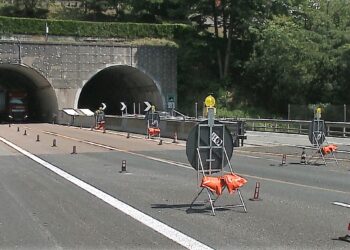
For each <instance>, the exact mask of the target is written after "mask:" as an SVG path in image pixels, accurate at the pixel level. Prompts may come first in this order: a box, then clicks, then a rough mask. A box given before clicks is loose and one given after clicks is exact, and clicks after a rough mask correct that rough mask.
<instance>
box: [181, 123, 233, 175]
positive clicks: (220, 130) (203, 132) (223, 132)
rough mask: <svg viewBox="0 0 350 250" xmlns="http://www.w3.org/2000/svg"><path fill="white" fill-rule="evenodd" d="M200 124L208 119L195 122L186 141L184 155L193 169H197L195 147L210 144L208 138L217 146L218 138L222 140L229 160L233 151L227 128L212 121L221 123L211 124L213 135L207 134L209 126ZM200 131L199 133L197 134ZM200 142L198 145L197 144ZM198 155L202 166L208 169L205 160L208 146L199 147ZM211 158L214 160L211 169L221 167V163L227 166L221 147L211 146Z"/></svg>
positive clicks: (207, 157)
mask: <svg viewBox="0 0 350 250" xmlns="http://www.w3.org/2000/svg"><path fill="white" fill-rule="evenodd" d="M200 124H203V125H204V124H208V121H207V120H206V121H202V122H200V123H199V124H197V125H196V126H195V127H193V128H192V129H191V131H190V133H189V135H188V138H187V143H186V155H187V159H188V161H189V163H190V164H191V166H192V167H193V168H194V169H196V170H197V169H198V166H199V167H200V165H199V164H198V160H199V159H198V153H197V148H198V147H199V146H209V145H210V138H212V145H213V146H217V145H220V140H224V141H223V142H222V143H223V145H224V148H225V150H226V153H227V156H228V159H229V160H230V159H231V157H232V152H233V142H234V141H233V137H232V135H231V132H230V131H229V130H228V128H227V127H226V126H225V125H223V124H222V123H221V122H219V121H216V120H215V121H214V124H215V125H222V126H223V127H222V126H215V125H214V126H213V128H212V132H213V133H215V134H214V136H213V137H211V136H210V135H209V133H210V128H209V126H203V127H202V126H201V127H200ZM199 131H200V135H198V133H199ZM198 136H199V137H200V139H199V143H198ZM198 144H200V145H198ZM200 155H201V159H202V164H203V168H204V169H205V170H208V169H209V162H208V161H206V159H209V155H210V149H209V148H206V149H204V148H201V149H200ZM212 159H214V161H213V162H212V165H211V169H214V170H215V169H221V168H222V165H223V166H224V167H225V166H227V164H228V162H227V159H226V156H225V154H224V152H223V150H222V148H212Z"/></svg>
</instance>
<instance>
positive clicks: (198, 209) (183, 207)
mask: <svg viewBox="0 0 350 250" xmlns="http://www.w3.org/2000/svg"><path fill="white" fill-rule="evenodd" d="M190 206H191V204H172V205H169V204H152V205H151V207H152V208H155V209H176V210H179V211H185V212H186V213H187V214H195V213H198V214H204V213H210V214H212V210H211V207H210V206H205V205H203V204H193V205H192V208H190ZM194 207H195V208H194ZM228 210H233V209H232V208H231V209H230V208H215V211H228ZM235 212H237V213H245V212H244V211H240V210H235Z"/></svg>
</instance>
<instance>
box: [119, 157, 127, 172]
mask: <svg viewBox="0 0 350 250" xmlns="http://www.w3.org/2000/svg"><path fill="white" fill-rule="evenodd" d="M119 173H126V160H122V169H121V171H120V172H119Z"/></svg>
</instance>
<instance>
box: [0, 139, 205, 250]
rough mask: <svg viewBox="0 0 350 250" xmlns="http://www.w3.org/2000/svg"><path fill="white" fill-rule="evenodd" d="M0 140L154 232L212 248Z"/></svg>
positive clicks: (192, 246)
mask: <svg viewBox="0 0 350 250" xmlns="http://www.w3.org/2000/svg"><path fill="white" fill-rule="evenodd" d="M0 140H1V141H2V142H4V143H5V144H7V145H9V146H10V147H12V148H14V149H15V150H17V151H18V152H20V153H21V154H23V155H25V156H27V157H28V158H30V159H32V160H33V161H35V162H37V163H39V164H40V165H42V166H44V167H45V168H47V169H49V170H51V171H52V172H54V173H56V174H57V175H59V176H61V177H62V178H64V179H66V180H67V181H69V182H71V183H73V184H75V185H76V186H78V187H80V188H82V189H84V190H85V191H87V192H89V193H90V194H92V195H94V196H95V197H97V198H99V199H101V200H103V201H104V202H106V203H107V204H109V205H111V206H113V207H114V208H116V209H118V210H120V211H121V212H123V213H124V214H126V215H128V216H130V217H132V218H134V219H135V220H137V221H139V222H141V223H142V224H144V225H146V226H148V227H150V228H152V229H153V230H155V231H156V232H158V233H160V234H162V235H164V236H165V237H167V238H169V239H171V240H173V241H174V242H176V243H178V244H180V245H181V246H183V247H185V248H187V249H193V250H197V249H198V250H201V249H207V250H209V249H212V248H210V247H209V246H207V245H205V244H203V243H201V242H199V241H197V240H195V239H193V238H191V237H189V236H187V235H185V234H184V233H181V232H180V231H177V230H176V229H174V228H172V227H170V226H168V225H166V224H164V223H163V222H160V221H158V220H156V219H154V218H153V217H151V216H149V215H147V214H144V213H142V212H141V211H139V210H137V209H135V208H133V207H131V206H130V205H128V204H126V203H124V202H122V201H120V200H118V199H117V198H114V197H113V196H111V195H109V194H107V193H104V192H103V191H101V190H99V189H97V188H95V187H93V186H91V185H90V184H88V183H86V182H84V181H82V180H80V179H78V178H77V177H74V176H73V175H71V174H69V173H67V172H65V171H63V170H61V169H60V168H58V167H56V166H54V165H52V164H50V163H48V162H46V161H44V160H42V159H41V158H39V157H37V156H35V155H33V154H31V153H30V152H28V151H26V150H24V149H22V148H20V147H18V146H17V145H15V144H13V143H12V142H10V141H8V140H6V139H4V138H2V137H0Z"/></svg>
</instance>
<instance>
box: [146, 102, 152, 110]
mask: <svg viewBox="0 0 350 250" xmlns="http://www.w3.org/2000/svg"><path fill="white" fill-rule="evenodd" d="M144 104H146V106H147V107H146V108H145V110H144V111H146V112H147V111H148V110H150V109H151V107H152V105H151V104H150V103H149V102H144Z"/></svg>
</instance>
